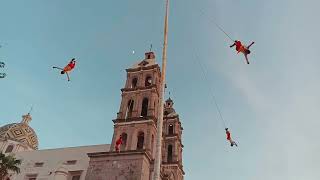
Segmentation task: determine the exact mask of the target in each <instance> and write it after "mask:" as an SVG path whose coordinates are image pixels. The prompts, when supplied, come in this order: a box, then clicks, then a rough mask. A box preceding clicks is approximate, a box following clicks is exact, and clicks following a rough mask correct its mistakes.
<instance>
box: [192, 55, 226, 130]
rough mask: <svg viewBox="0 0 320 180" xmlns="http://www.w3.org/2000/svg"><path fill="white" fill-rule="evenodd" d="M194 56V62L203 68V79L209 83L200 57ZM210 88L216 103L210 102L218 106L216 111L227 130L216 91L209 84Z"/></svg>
mask: <svg viewBox="0 0 320 180" xmlns="http://www.w3.org/2000/svg"><path fill="white" fill-rule="evenodd" d="M194 56H195V59H194V61H197V62H198V64H199V66H200V68H201V72H202V78H203V79H204V80H205V81H206V82H209V80H208V78H207V76H206V70H205V68H204V66H203V65H202V63H201V61H200V60H199V56H198V55H197V54H196V53H195V54H194ZM208 88H209V91H210V96H211V100H212V101H213V102H214V103H212V101H210V102H211V103H212V104H213V105H215V106H216V109H217V111H218V114H219V117H220V120H221V121H222V123H223V126H224V128H227V125H226V124H227V123H226V120H225V119H224V118H223V116H222V113H221V109H220V107H219V105H218V103H217V98H216V96H215V93H214V91H213V88H212V87H211V86H210V85H209V84H208Z"/></svg>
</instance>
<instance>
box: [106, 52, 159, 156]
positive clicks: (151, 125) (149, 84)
mask: <svg viewBox="0 0 320 180" xmlns="http://www.w3.org/2000/svg"><path fill="white" fill-rule="evenodd" d="M126 71H127V80H126V83H125V87H124V88H123V89H121V91H122V94H121V97H122V100H121V105H120V110H119V112H118V114H117V118H116V119H115V120H113V122H114V124H115V125H114V133H113V138H112V143H111V146H110V151H115V142H116V140H117V139H118V138H119V137H120V135H121V136H122V139H123V144H122V145H121V147H120V150H121V151H134V150H146V152H147V153H148V154H150V156H151V157H153V153H154V152H153V150H154V142H155V139H154V138H155V135H156V122H157V115H158V106H157V105H158V104H159V90H160V89H159V81H160V67H159V65H158V64H156V61H155V55H154V53H153V52H147V53H145V59H144V60H142V61H141V62H139V63H137V64H135V65H133V66H132V67H131V68H129V69H127V70H126Z"/></svg>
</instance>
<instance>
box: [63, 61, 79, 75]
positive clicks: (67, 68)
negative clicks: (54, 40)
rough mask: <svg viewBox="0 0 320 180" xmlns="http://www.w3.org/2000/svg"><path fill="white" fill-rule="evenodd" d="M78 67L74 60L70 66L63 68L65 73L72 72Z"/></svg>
mask: <svg viewBox="0 0 320 180" xmlns="http://www.w3.org/2000/svg"><path fill="white" fill-rule="evenodd" d="M75 66H76V61H74V60H72V61H70V62H69V64H68V65H67V66H66V67H64V68H63V71H64V72H68V71H71V70H72V69H73V68H74V67H75Z"/></svg>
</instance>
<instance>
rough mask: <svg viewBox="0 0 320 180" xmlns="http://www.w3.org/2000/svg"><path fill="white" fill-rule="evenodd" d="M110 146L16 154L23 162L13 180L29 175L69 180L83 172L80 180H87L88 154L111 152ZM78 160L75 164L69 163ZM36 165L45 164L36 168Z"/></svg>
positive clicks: (41, 179) (39, 179)
mask: <svg viewBox="0 0 320 180" xmlns="http://www.w3.org/2000/svg"><path fill="white" fill-rule="evenodd" d="M109 148H110V145H108V144H103V145H93V146H82V147H70V148H60V149H48V150H36V151H25V152H18V153H16V158H18V159H21V160H22V164H21V166H20V170H21V173H20V174H18V175H12V176H11V179H12V180H26V177H28V175H37V180H69V178H70V176H71V173H72V172H76V171H81V172H82V173H81V178H80V180H84V179H85V175H86V171H87V168H88V166H89V158H88V156H87V153H93V152H105V151H109ZM73 160H76V163H75V164H67V163H66V162H67V161H73ZM35 163H43V166H42V167H35Z"/></svg>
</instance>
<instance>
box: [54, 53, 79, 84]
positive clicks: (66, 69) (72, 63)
mask: <svg viewBox="0 0 320 180" xmlns="http://www.w3.org/2000/svg"><path fill="white" fill-rule="evenodd" d="M75 66H76V60H75V58H72V59H71V61H70V62H69V64H68V65H66V66H65V67H64V68H60V67H55V66H54V67H53V68H54V69H60V70H61V74H67V77H68V81H70V77H69V72H71V71H72V70H73V69H74V67H75Z"/></svg>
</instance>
